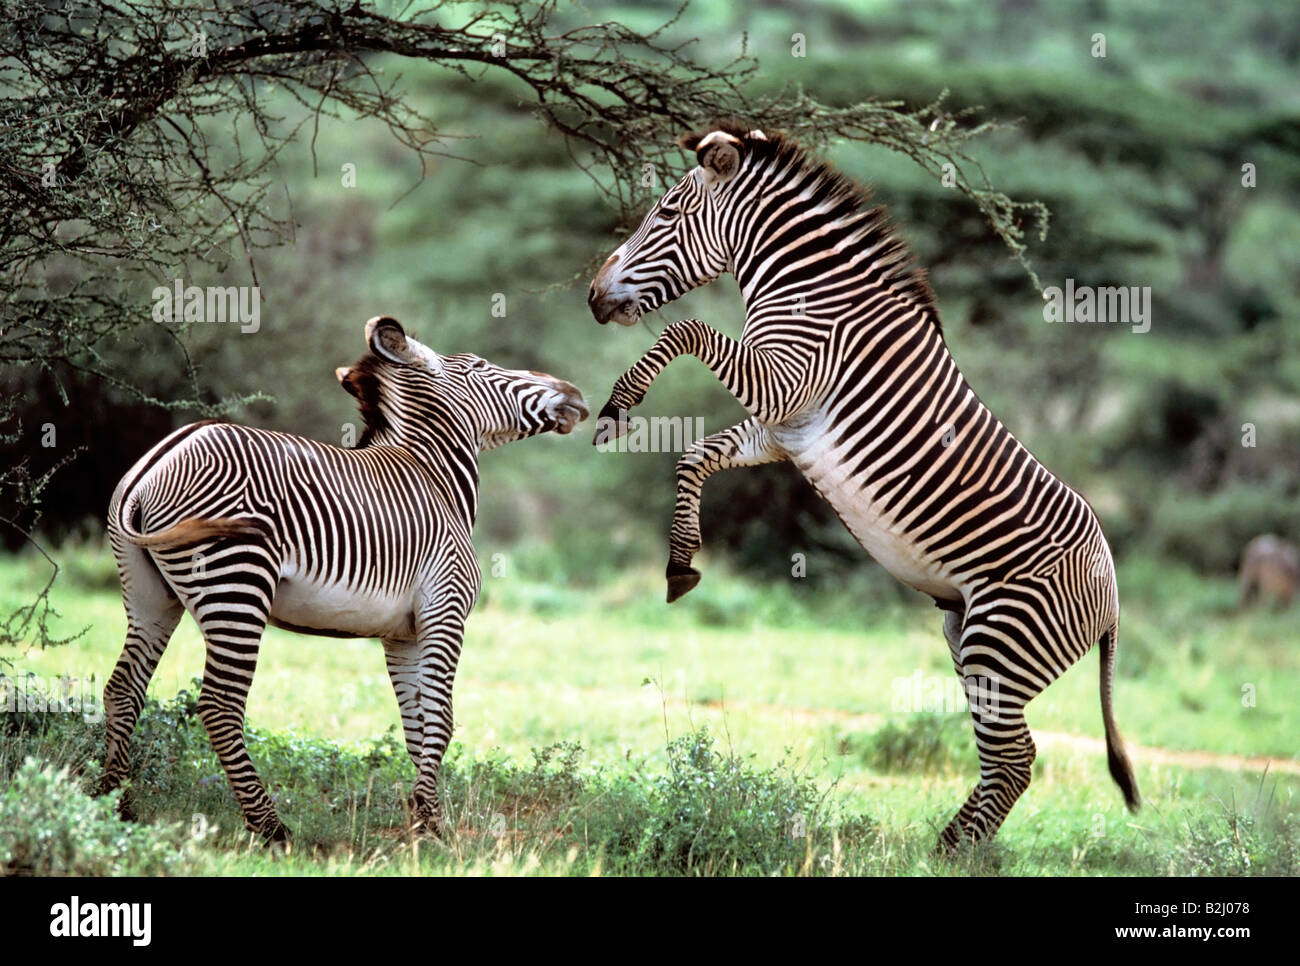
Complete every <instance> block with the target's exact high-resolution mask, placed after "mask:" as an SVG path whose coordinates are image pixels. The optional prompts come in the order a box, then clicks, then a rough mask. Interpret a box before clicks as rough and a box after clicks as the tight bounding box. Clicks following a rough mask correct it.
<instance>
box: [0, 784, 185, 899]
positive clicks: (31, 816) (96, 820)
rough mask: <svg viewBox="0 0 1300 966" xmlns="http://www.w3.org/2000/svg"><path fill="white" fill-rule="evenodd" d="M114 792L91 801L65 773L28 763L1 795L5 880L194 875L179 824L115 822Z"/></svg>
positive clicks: (0, 852) (0, 853)
mask: <svg viewBox="0 0 1300 966" xmlns="http://www.w3.org/2000/svg"><path fill="white" fill-rule="evenodd" d="M117 798H118V795H117V793H114V794H112V795H109V796H106V797H104V798H91V797H90V796H89V795H87V794H86V793H85V792H83V791H82V790H81V788H80V786H79V784H78V783H77V781H75V780H74V779H73V778H72V777H71V776H70V775H69V774H68V769H67V768H57V769H56V768H55V767H54V766H51V765H47V764H42V763H41V762H40V761H38V760H37V759H36V758H28V759H27V760H26V761H24V762H23V764H22V766H21V767H20V768H19V769H18V770H17V772H16V773H15V774H14V777H13V780H12V781H11V782H10V783H9V785H8V787H7V788H6V789H5V791H4V794H3V796H2V797H0V873H2V874H4V875H41V876H50V875H164V874H167V873H171V872H176V871H181V870H182V869H183V871H186V872H193V871H195V869H194V867H193V861H194V858H195V856H193V855H192V854H191V849H190V845H189V840H188V837H187V834H186V832H185V829H184V828H183V826H181V825H174V826H157V825H155V826H139V825H133V824H130V823H127V822H123V821H122V820H121V819H119V818H118V817H117V814H116V807H117Z"/></svg>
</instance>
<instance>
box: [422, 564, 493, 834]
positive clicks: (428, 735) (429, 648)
mask: <svg viewBox="0 0 1300 966" xmlns="http://www.w3.org/2000/svg"><path fill="white" fill-rule="evenodd" d="M475 574H477V570H476V571H475ZM454 583H456V584H457V585H458V586H467V585H468V582H467V581H454ZM472 603H473V595H469V599H468V600H462V599H461V598H460V596H459V595H447V594H438V595H436V596H434V597H433V598H432V600H431V601H430V602H429V604H427V605H426V608H427V612H425V613H422V614H420V615H417V620H416V627H417V649H418V654H419V656H418V662H419V668H418V681H419V698H418V702H419V720H420V747H419V760H418V761H417V762H416V777H415V788H414V789H413V791H412V792H411V825H412V830H413V831H415V832H417V833H428V834H432V835H435V836H441V835H442V830H443V825H442V802H441V800H440V799H439V796H438V773H439V771H440V770H441V768H442V759H443V756H444V755H445V754H446V753H447V745H448V744H449V743H450V742H451V732H452V705H451V692H452V685H453V683H454V681H455V677H456V665H457V663H458V662H459V660H460V647H461V641H462V639H463V637H464V633H465V615H466V613H467V612H468V610H469V605H470V604H472Z"/></svg>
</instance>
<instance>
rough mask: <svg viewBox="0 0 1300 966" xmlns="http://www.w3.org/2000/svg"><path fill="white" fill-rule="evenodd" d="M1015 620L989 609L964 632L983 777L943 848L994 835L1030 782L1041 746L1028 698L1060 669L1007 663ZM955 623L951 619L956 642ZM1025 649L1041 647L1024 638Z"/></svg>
mask: <svg viewBox="0 0 1300 966" xmlns="http://www.w3.org/2000/svg"><path fill="white" fill-rule="evenodd" d="M1017 623H1018V622H1017ZM1013 626H1015V625H1014V624H1012V623H1011V622H1010V621H1005V622H1004V621H999V620H998V618H997V615H996V613H993V612H986V613H984V614H981V615H980V618H979V622H978V623H976V622H973V621H968V622H967V624H966V626H965V628H964V629H963V630H962V632H961V639H960V640H961V647H960V655H959V658H960V669H961V674H962V681H963V684H964V686H965V690H966V695H967V698H968V701H969V703H970V713H971V719H972V722H973V724H974V727H975V745H976V748H977V749H978V751H979V758H980V779H979V783H978V784H977V785H976V786H975V788H974V789H973V790H972V791H971V794H970V797H969V798H967V800H966V802H965V804H963V805H962V807H961V809H960V810H958V812H957V814H956V815H955V816H954V817H953V819H952V821H951V822H949V823H948V826H947V827H946V828H945V829H944V830H943V833H942V834H941V836H940V839H939V843H938V847H937V848H938V850H941V851H944V852H953V851H955V850H956V849H957V848H959V847H960V846H961V844H962V843H965V842H969V843H977V842H982V841H986V840H987V839H990V838H992V837H993V835H994V834H995V833H996V832H997V830H998V829H999V828H1000V827H1001V825H1002V823H1003V821H1004V820H1005V819H1006V817H1007V814H1008V813H1009V812H1010V811H1011V808H1012V806H1013V805H1015V803H1016V801H1017V800H1018V799H1019V798H1020V796H1021V795H1022V794H1023V793H1024V791H1025V789H1026V788H1028V787H1029V782H1030V779H1031V777H1032V767H1033V763H1034V758H1035V756H1036V754H1037V750H1036V748H1035V746H1034V740H1033V738H1032V737H1031V736H1030V734H1029V726H1028V725H1027V724H1026V723H1025V715H1024V708H1025V704H1026V703H1028V701H1029V700H1030V699H1031V698H1032V697H1034V696H1035V695H1036V694H1038V693H1039V692H1040V691H1042V689H1043V688H1045V687H1046V686H1047V685H1048V684H1050V683H1051V681H1053V680H1055V679H1056V677H1057V676H1058V675H1059V672H1058V671H1055V670H1054V669H1052V668H1049V667H1047V666H1043V665H1035V666H1034V667H1033V669H1032V670H1031V669H1026V668H1022V667H1019V666H1016V665H1012V666H1009V667H1008V666H1006V665H1004V664H1003V663H1002V661H1003V660H1004V659H1005V657H1006V656H1007V655H1011V654H1013V653H1014V652H1013V651H1012V650H1011V649H1010V648H1008V646H1007V644H1006V643H1005V637H1006V635H1007V633H1008V631H1009V630H1010V628H1011V627H1013ZM995 627H996V631H994V628H995ZM952 629H953V628H952V624H951V622H950V621H948V620H946V621H945V627H944V630H945V636H948V637H949V643H950V646H951V641H952V638H951V636H949V633H948V632H949V631H950V630H952ZM1020 649H1021V650H1022V651H1029V652H1035V651H1036V650H1037V648H1035V647H1033V646H1032V645H1027V644H1026V642H1023V641H1022V642H1020Z"/></svg>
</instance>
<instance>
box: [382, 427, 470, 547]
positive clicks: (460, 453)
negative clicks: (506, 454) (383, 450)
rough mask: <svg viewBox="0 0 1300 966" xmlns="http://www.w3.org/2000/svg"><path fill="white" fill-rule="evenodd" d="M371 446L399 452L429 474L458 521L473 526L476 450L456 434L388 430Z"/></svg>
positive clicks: (468, 441)
mask: <svg viewBox="0 0 1300 966" xmlns="http://www.w3.org/2000/svg"><path fill="white" fill-rule="evenodd" d="M371 443H372V445H377V446H392V447H395V448H397V449H403V450H405V451H406V452H408V453H410V454H411V456H413V457H414V458H415V461H416V462H417V463H418V464H419V465H420V466H421V467H423V468H424V469H425V470H426V471H427V472H428V474H429V478H430V480H431V481H432V482H433V484H434V486H435V487H436V488H437V489H438V490H439V491H440V492H441V493H442V494H443V496H444V497H445V498H446V500H447V502H448V504H449V505H450V506H453V507H456V508H457V509H458V510H459V512H460V516H461V518H462V519H464V520H465V522H466V523H468V524H469V526H470V527H473V525H474V519H475V517H476V516H477V515H478V453H479V450H478V446H477V445H476V444H475V443H474V442H472V441H470V440H468V439H464V438H461V436H460V435H459V434H455V433H446V434H435V433H397V432H394V431H392V430H391V429H390V430H388V431H386V432H384V433H380V434H376V435H375V437H374V438H373V440H372V441H371Z"/></svg>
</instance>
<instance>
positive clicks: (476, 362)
mask: <svg viewBox="0 0 1300 966" xmlns="http://www.w3.org/2000/svg"><path fill="white" fill-rule="evenodd" d="M366 340H367V343H368V344H369V346H370V350H371V352H370V353H369V354H368V355H366V356H365V357H363V358H362V359H361V360H360V361H359V362H358V363H357V364H356V365H354V366H351V367H349V368H345V369H339V370H338V371H337V372H336V375H337V376H338V378H339V381H340V382H341V383H342V385H343V386H344V388H346V389H347V390H348V391H349V392H350V393H351V394H352V395H353V396H354V397H356V399H357V401H358V403H359V404H360V407H361V413H362V417H363V419H364V422H365V427H366V428H365V431H364V433H363V434H362V436H361V439H360V441H359V443H358V446H357V447H356V448H355V449H342V448H339V447H336V446H329V445H326V444H324V443H318V442H316V441H314V440H310V439H304V438H302V437H298V436H290V435H286V434H284V433H276V432H269V431H266V430H261V429H252V428H249V427H246V426H237V425H232V424H229V423H221V422H214V421H208V422H203V423H195V424H193V425H190V426H186V427H183V428H182V429H179V430H177V431H176V432H174V433H172V434H171V435H170V436H168V437H167V438H166V439H164V440H163V441H162V442H160V443H159V444H158V445H157V446H155V447H154V448H153V449H152V450H151V451H150V452H149V453H148V454H146V455H145V456H144V457H143V458H142V459H141V460H140V461H139V462H137V463H136V465H135V466H134V467H133V468H132V469H131V470H130V471H129V472H128V473H127V474H126V476H125V477H124V478H123V479H122V481H121V483H120V484H119V485H118V487H117V490H116V492H115V493H114V495H113V500H112V503H111V505H110V507H109V516H108V530H109V535H110V540H111V543H112V546H113V551H114V553H115V555H116V557H117V564H118V572H119V575H120V577H121V581H122V592H123V599H124V602H125V606H126V613H127V635H126V646H125V648H124V649H123V652H122V656H121V658H120V659H119V660H118V662H117V666H116V667H115V669H114V671H113V674H112V676H111V677H110V679H109V681H108V684H107V685H106V687H105V689H104V704H105V708H106V711H107V729H108V749H107V759H106V763H105V770H104V777H103V780H102V783H101V789H102V790H104V791H107V790H109V789H113V788H116V787H118V786H119V785H120V784H121V782H122V781H123V780H124V779H125V778H126V775H127V767H128V747H129V742H130V738H131V733H132V731H133V730H134V728H135V723H136V719H137V717H138V715H139V713H140V708H141V706H142V704H143V702H144V696H145V690H146V688H147V687H148V684H149V679H150V678H151V677H152V675H153V672H154V670H155V668H156V667H157V665H158V660H159V659H160V658H161V657H162V653H163V650H164V649H165V648H166V646H167V642H168V640H169V639H170V637H171V635H172V632H173V631H174V630H175V629H176V626H177V624H178V623H179V622H180V619H181V616H182V614H183V613H184V612H185V611H189V613H190V614H191V615H193V617H194V619H195V621H197V623H198V625H199V628H200V630H201V631H202V633H203V638H204V641H205V642H206V645H207V664H206V667H205V669H204V674H203V688H202V693H201V695H200V698H199V716H200V718H201V719H202V721H203V724H204V726H205V728H206V729H207V731H208V734H209V736H210V737H211V739H212V745H213V748H214V749H215V750H216V752H217V755H218V757H219V758H220V759H221V764H222V766H223V767H224V768H225V770H226V774H227V775H228V777H229V778H230V782H231V785H232V786H233V788H234V791H235V795H236V797H237V798H238V800H239V804H240V807H241V808H242V810H243V813H244V819H245V821H246V823H247V825H248V827H249V828H250V829H252V830H254V831H256V832H260V833H262V834H263V835H265V836H267V837H268V838H270V839H273V840H274V839H283V838H284V837H285V836H286V834H287V833H286V829H285V827H284V826H283V825H282V824H281V822H280V819H279V817H278V816H277V815H276V812H275V808H274V806H273V805H272V803H271V800H270V798H269V797H268V795H267V793H266V789H265V788H264V786H263V785H262V782H261V780H260V779H259V778H258V776H257V772H256V770H255V769H254V767H253V764H252V761H251V760H250V759H249V756H248V751H247V748H246V747H245V743H244V708H245V704H246V701H247V697H248V689H249V687H250V685H251V684H252V680H253V672H254V670H255V668H256V665H257V655H258V648H259V645H260V642H261V638H262V632H263V630H264V628H265V626H266V625H267V624H268V623H270V624H274V625H276V626H280V627H285V628H288V629H291V630H296V631H301V632H303V633H309V634H318V635H324V636H333V637H378V638H380V639H382V641H383V644H384V651H385V656H386V658H387V663H388V669H389V673H390V676H391V678H392V683H393V689H394V691H395V693H396V695H397V701H398V705H399V708H400V710H401V715H402V726H403V729H404V731H405V735H406V747H407V751H408V752H409V753H410V756H411V759H412V761H413V762H414V763H415V765H416V769H417V779H416V783H415V789H414V792H413V794H412V809H413V819H414V821H415V822H416V823H417V824H418V825H419V826H421V827H424V828H428V829H431V830H434V831H436V830H437V828H438V826H439V822H440V807H439V802H438V786H437V780H438V768H439V766H440V764H441V762H442V757H443V754H444V752H445V751H446V748H447V743H448V741H449V740H450V738H451V729H452V711H451V692H452V680H453V677H454V675H455V672H456V663H457V660H458V658H459V656H460V647H461V639H462V635H463V632H464V622H465V618H466V615H467V614H468V613H469V610H470V608H471V607H472V606H473V604H474V601H475V599H476V597H477V595H478V591H479V586H480V580H481V577H480V573H479V568H478V563H477V561H476V558H475V554H474V547H473V543H472V541H471V531H472V528H473V524H474V516H475V513H476V510H477V505H478V454H479V452H480V451H481V450H484V449H490V448H492V447H495V446H499V445H502V444H503V443H507V442H510V441H511V440H516V439H522V438H524V437H527V436H533V435H536V434H538V433H542V432H547V431H552V430H554V431H556V432H560V433H567V432H570V431H571V430H572V429H573V427H574V425H576V424H577V423H578V422H580V421H581V420H582V419H584V418H586V416H587V410H586V407H585V405H584V404H583V401H582V396H581V394H580V393H579V392H578V390H577V389H576V388H574V387H573V386H572V385H570V384H569V383H567V382H563V381H562V380H559V379H556V378H554V377H552V376H549V375H546V374H544V373H536V372H524V371H513V370H507V369H502V368H500V367H499V366H495V365H492V364H490V363H488V362H486V361H484V360H483V359H480V358H478V357H477V356H472V355H453V356H440V355H438V354H437V353H435V352H433V351H431V350H429V349H428V348H426V347H425V346H423V345H421V344H420V343H419V342H417V341H415V340H414V339H410V338H408V337H407V336H406V334H405V333H404V332H403V331H402V328H401V326H400V325H398V324H397V322H395V321H394V320H392V319H389V318H375V319H371V320H370V321H369V322H368V323H367V324H366ZM128 808H129V806H128Z"/></svg>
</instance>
